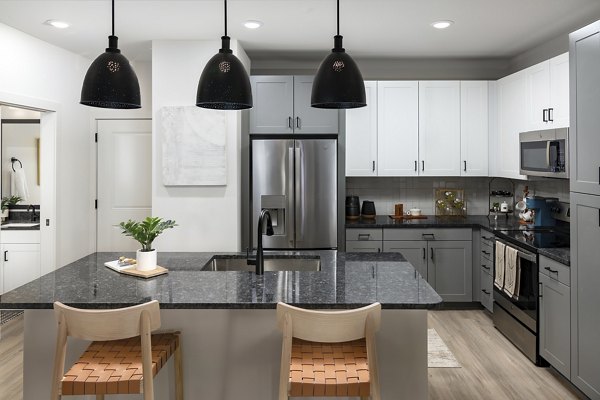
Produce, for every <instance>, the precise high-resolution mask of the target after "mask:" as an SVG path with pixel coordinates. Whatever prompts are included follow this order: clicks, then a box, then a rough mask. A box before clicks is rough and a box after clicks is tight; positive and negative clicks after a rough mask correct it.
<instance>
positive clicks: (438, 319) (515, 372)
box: [0, 310, 585, 400]
mask: <svg viewBox="0 0 600 400" xmlns="http://www.w3.org/2000/svg"><path fill="white" fill-rule="evenodd" d="M429 327H430V328H435V329H436V330H437V332H438V333H439V335H440V337H441V338H442V339H443V340H444V342H445V343H446V345H447V346H448V348H450V350H451V351H452V352H453V353H454V355H455V356H456V358H457V360H458V362H459V363H460V364H461V365H462V368H430V369H429V398H430V400H453V399H456V400H476V399H477V400H479V399H486V400H496V399H497V400H508V399H511V400H512V399H514V400H537V399H539V400H569V399H584V398H585V397H583V396H581V395H579V394H578V393H576V392H575V391H573V390H571V389H570V387H569V386H568V385H567V384H566V383H565V381H564V379H563V378H562V377H561V376H560V375H559V374H558V373H556V372H554V370H552V369H550V368H538V367H536V366H535V365H533V363H531V362H530V361H529V360H528V359H527V358H526V357H525V356H524V355H522V354H521V353H520V352H519V350H517V349H516V348H515V347H514V346H513V345H512V344H511V343H510V342H509V341H508V340H507V339H505V338H504V336H502V334H501V333H500V332H498V331H497V330H496V329H495V328H494V326H493V324H492V321H491V318H490V317H489V315H487V314H486V313H485V312H484V311H479V310H467V311H463V310H461V311H433V312H430V313H429ZM0 330H1V335H2V336H1V339H0V400H21V399H22V398H23V394H22V386H23V376H22V368H23V367H22V362H23V317H20V318H18V319H16V320H13V321H10V322H9V323H7V324H5V325H4V326H2V327H0Z"/></svg>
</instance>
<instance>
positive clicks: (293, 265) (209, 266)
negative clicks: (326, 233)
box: [202, 256, 321, 272]
mask: <svg viewBox="0 0 600 400" xmlns="http://www.w3.org/2000/svg"><path fill="white" fill-rule="evenodd" d="M255 270H256V266H255V265H248V263H247V260H246V257H244V256H214V257H213V258H211V259H210V261H209V262H208V263H206V265H205V266H204V267H203V268H202V271H252V272H254V271H255ZM320 270H321V259H320V258H319V257H313V258H306V257H293V256H291V257H290V256H288V257H269V256H265V272H269V271H272V272H277V271H320Z"/></svg>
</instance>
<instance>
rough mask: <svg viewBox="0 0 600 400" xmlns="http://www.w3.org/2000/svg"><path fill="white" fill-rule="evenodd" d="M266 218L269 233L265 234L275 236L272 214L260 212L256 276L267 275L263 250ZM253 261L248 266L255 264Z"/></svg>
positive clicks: (264, 210) (265, 211)
mask: <svg viewBox="0 0 600 400" xmlns="http://www.w3.org/2000/svg"><path fill="white" fill-rule="evenodd" d="M265 218H266V222H267V231H266V232H265V234H266V235H267V236H273V233H274V232H273V222H272V221H271V214H270V213H269V210H267V209H266V208H263V209H262V211H261V212H260V217H258V235H257V242H258V243H257V246H256V261H254V262H255V263H256V275H263V274H264V273H265V258H264V254H263V252H264V250H263V243H262V237H263V222H264V220H265ZM254 262H252V260H248V264H254Z"/></svg>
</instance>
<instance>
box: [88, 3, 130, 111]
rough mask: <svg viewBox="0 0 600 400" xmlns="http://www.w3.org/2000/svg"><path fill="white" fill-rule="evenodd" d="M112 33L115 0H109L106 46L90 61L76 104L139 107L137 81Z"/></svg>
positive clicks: (125, 107)
mask: <svg viewBox="0 0 600 400" xmlns="http://www.w3.org/2000/svg"><path fill="white" fill-rule="evenodd" d="M118 40H119V38H118V37H116V36H115V2H114V0H112V35H111V36H109V37H108V48H107V49H106V52H105V53H103V54H100V55H99V56H98V58H96V59H95V60H94V62H93V63H92V65H90V68H89V69H88V71H87V73H86V74H85V78H84V80H83V86H82V88H81V101H80V103H81V104H83V105H86V106H90V107H100V108H116V109H128V108H141V101H140V84H139V82H138V79H137V76H136V75H135V71H134V70H133V68H132V67H131V64H129V60H127V58H125V56H124V55H123V54H121V50H119V48H118Z"/></svg>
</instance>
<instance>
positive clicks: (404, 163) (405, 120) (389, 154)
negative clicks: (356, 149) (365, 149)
mask: <svg viewBox="0 0 600 400" xmlns="http://www.w3.org/2000/svg"><path fill="white" fill-rule="evenodd" d="M377 121H378V136H377V149H378V151H377V155H378V157H377V158H378V167H377V173H378V175H379V176H416V175H418V171H417V162H418V160H419V83H418V82H417V81H380V82H378V83H377Z"/></svg>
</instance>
